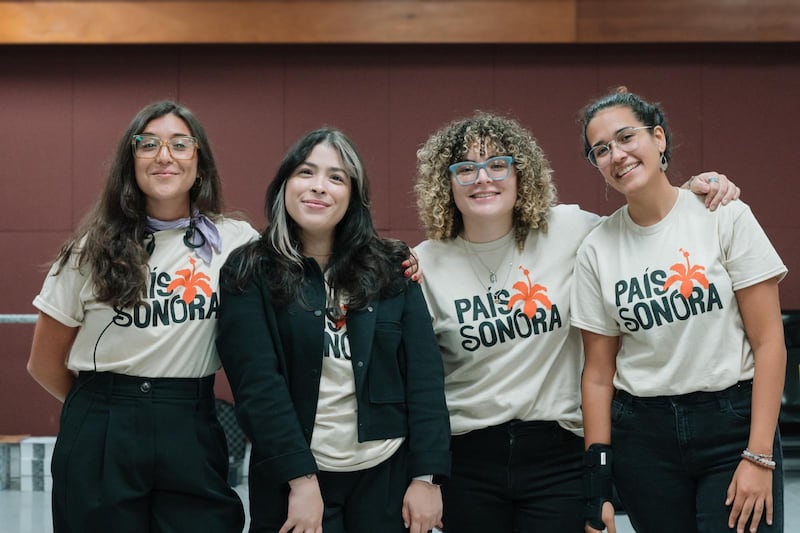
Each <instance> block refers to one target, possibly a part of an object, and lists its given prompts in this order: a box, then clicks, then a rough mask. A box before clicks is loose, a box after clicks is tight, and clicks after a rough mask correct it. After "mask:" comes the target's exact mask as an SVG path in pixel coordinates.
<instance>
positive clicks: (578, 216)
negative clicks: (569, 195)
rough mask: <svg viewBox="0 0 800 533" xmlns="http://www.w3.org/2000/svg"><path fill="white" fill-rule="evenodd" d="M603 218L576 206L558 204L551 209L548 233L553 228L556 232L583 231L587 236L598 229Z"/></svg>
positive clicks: (548, 219)
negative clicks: (592, 230) (594, 229)
mask: <svg viewBox="0 0 800 533" xmlns="http://www.w3.org/2000/svg"><path fill="white" fill-rule="evenodd" d="M601 220H603V217H601V216H600V215H597V214H595V213H591V212H589V211H586V210H584V209H581V208H580V206H578V205H576V204H558V205H555V206H553V207H551V208H550V214H549V215H548V218H547V221H548V222H547V224H548V226H547V227H548V231H549V230H550V229H551V228H552V229H554V230H556V231H559V230H562V229H563V230H565V231H582V232H583V234H584V235H585V234H586V233H588V232H589V231H590V230H591V229H593V228H594V227H596V226H597V225H598V224H599V223H600V221H601Z"/></svg>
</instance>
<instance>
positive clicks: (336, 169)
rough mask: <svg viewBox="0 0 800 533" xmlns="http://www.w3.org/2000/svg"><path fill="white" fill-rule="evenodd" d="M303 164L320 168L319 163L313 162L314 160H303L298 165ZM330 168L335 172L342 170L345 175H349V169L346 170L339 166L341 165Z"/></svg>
mask: <svg viewBox="0 0 800 533" xmlns="http://www.w3.org/2000/svg"><path fill="white" fill-rule="evenodd" d="M303 165H306V166H309V167H314V168H315V169H319V165H317V164H316V163H312V162H310V161H303V162H302V163H300V164H299V165H297V166H298V167H301V166H303ZM328 170H329V171H333V172H341V173H342V174H344V175H345V176H349V174H347V171H346V170H345V169H343V168H339V167H330V168H329V169H328Z"/></svg>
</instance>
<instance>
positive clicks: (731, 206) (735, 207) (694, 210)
mask: <svg viewBox="0 0 800 533" xmlns="http://www.w3.org/2000/svg"><path fill="white" fill-rule="evenodd" d="M679 191H680V194H681V195H683V202H682V208H683V209H684V210H686V211H688V212H690V213H691V214H692V215H698V216H705V217H708V218H713V219H717V220H719V221H720V222H721V223H727V222H732V221H734V220H736V219H738V218H739V217H740V216H742V215H744V214H748V213H751V210H750V206H749V205H747V204H746V203H745V202H743V201H741V200H734V201H732V202H729V203H728V204H727V205H720V206H719V207H717V209H715V210H714V211H711V210H709V209H708V208H707V207H706V205H705V196H700V195H697V194H694V193H692V192H691V191H688V190H686V189H679Z"/></svg>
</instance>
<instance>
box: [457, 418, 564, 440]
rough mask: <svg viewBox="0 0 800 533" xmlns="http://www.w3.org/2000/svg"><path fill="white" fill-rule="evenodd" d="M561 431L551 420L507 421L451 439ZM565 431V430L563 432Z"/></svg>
mask: <svg viewBox="0 0 800 533" xmlns="http://www.w3.org/2000/svg"><path fill="white" fill-rule="evenodd" d="M561 429H563V428H562V427H561V426H559V425H558V422H555V421H553V420H517V419H515V420H509V421H508V422H503V423H502V424H498V425H496V426H488V427H485V428H481V429H473V430H472V431H468V432H467V433H462V434H460V435H453V436H452V437H450V438H451V440H452V439H465V438H472V439H475V438H481V437H489V436H491V435H498V434H501V435H516V434H519V433H527V432H533V431H536V432H542V431H545V432H546V431H557V430H561ZM564 431H566V430H564Z"/></svg>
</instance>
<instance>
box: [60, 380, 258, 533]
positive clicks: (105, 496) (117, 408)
mask: <svg viewBox="0 0 800 533" xmlns="http://www.w3.org/2000/svg"><path fill="white" fill-rule="evenodd" d="M213 387H214V376H208V377H206V378H201V379H178V378H140V377H133V376H125V375H121V374H113V373H97V374H93V373H91V372H88V373H83V372H82V373H81V375H80V376H79V377H78V380H77V381H76V384H75V386H74V387H73V389H72V391H71V392H70V394H69V395H68V396H67V399H66V401H65V402H64V408H63V410H62V413H61V429H60V431H59V434H58V438H57V440H56V445H55V449H54V450H53V460H52V473H53V526H54V527H53V528H54V532H55V533H67V532H69V533H94V532H97V533H100V532H103V533H107V532H109V531H114V532H115V533H128V532H130V533H147V532H152V533H179V532H186V533H189V532H191V533H195V532H198V531H203V532H220V533H234V532H235V533H241V531H242V528H243V527H244V510H243V507H242V503H241V501H240V500H239V497H238V496H237V494H236V492H235V491H234V490H233V489H232V488H231V487H230V486H229V485H228V482H227V474H228V452H227V444H226V441H225V435H224V433H223V430H222V428H221V427H220V425H219V422H218V420H217V418H216V411H215V405H214V393H213Z"/></svg>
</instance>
